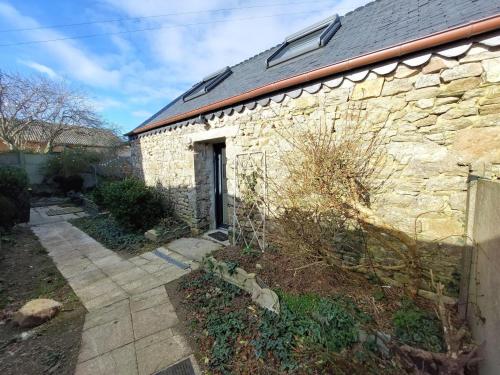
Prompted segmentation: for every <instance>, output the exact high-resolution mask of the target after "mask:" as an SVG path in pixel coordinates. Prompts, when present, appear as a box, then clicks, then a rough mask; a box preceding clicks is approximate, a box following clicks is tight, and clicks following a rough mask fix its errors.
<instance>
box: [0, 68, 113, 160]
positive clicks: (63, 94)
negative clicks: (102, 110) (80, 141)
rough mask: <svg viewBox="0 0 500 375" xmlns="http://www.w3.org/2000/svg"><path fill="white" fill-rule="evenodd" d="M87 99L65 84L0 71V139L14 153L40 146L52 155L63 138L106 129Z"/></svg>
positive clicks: (39, 77)
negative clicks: (18, 150)
mask: <svg viewBox="0 0 500 375" xmlns="http://www.w3.org/2000/svg"><path fill="white" fill-rule="evenodd" d="M103 124H104V122H103V120H102V119H101V118H100V117H99V115H98V114H96V112H95V111H94V110H93V109H92V108H91V106H89V104H88V100H87V98H86V96H85V95H84V94H83V93H81V92H78V91H76V90H73V89H72V88H70V87H69V86H68V85H67V84H66V83H65V82H64V81H55V80H50V79H47V78H45V77H41V76H33V77H22V76H20V75H19V74H7V73H5V72H2V71H0V139H2V140H3V141H4V142H5V143H6V144H7V145H8V147H9V148H10V149H11V150H16V149H24V148H26V147H28V144H29V143H30V142H36V143H39V144H40V145H41V146H42V147H43V151H45V152H50V151H52V149H53V148H54V147H55V146H57V145H58V144H59V143H61V139H62V135H63V134H65V133H67V132H70V131H74V130H75V129H78V130H79V131H82V132H84V131H86V132H89V131H91V130H90V129H92V128H100V127H103Z"/></svg>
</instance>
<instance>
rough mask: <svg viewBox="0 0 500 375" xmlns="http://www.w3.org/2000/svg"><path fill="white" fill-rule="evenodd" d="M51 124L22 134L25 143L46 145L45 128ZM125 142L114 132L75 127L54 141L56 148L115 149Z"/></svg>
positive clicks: (32, 128) (38, 126) (31, 127)
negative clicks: (114, 147)
mask: <svg viewBox="0 0 500 375" xmlns="http://www.w3.org/2000/svg"><path fill="white" fill-rule="evenodd" d="M47 126H52V125H50V124H33V125H30V126H29V127H27V128H26V129H25V130H24V131H23V132H22V137H23V140H24V141H25V142H32V143H41V144H43V143H46V142H47V141H48V138H47V135H48V134H49V133H48V132H47V131H46V130H45V127H47ZM122 142H123V141H122V140H121V139H120V138H119V137H118V136H116V135H115V134H114V133H113V132H112V131H110V130H107V129H98V128H89V127H84V126H73V127H71V129H68V130H65V131H64V132H63V133H61V134H60V135H59V136H57V137H56V139H55V140H54V145H56V146H85V147H113V146H117V145H119V144H121V143H122Z"/></svg>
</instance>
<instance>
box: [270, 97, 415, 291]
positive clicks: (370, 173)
mask: <svg viewBox="0 0 500 375" xmlns="http://www.w3.org/2000/svg"><path fill="white" fill-rule="evenodd" d="M326 118H327V116H326V114H323V115H321V116H320V118H319V120H318V119H311V118H309V120H307V121H305V122H304V123H302V124H297V126H296V127H288V128H287V127H284V126H281V127H280V128H279V129H277V130H276V131H277V132H278V133H279V134H280V136H281V137H282V138H283V139H284V140H285V141H286V142H287V143H288V144H289V145H290V146H291V147H290V149H289V150H288V151H286V152H284V153H283V155H282V156H281V160H280V161H281V163H282V164H283V167H284V172H283V176H282V178H279V179H275V180H272V179H271V180H270V182H269V187H270V191H271V193H270V197H271V200H270V202H269V207H270V211H271V215H272V216H273V221H274V225H273V227H272V230H271V233H270V236H271V241H272V242H274V244H276V245H277V246H278V247H279V248H281V249H283V250H284V251H287V252H289V253H299V254H301V255H305V256H306V257H307V258H309V259H311V261H312V262H314V263H316V262H318V261H319V262H325V263H327V264H328V265H330V266H332V267H335V268H337V269H343V270H358V271H367V270H369V269H377V268H379V269H385V270H391V271H394V270H404V271H405V272H408V273H409V275H410V279H411V280H412V281H413V283H414V285H412V286H411V291H412V294H416V293H417V290H418V284H419V280H420V274H421V271H420V262H419V256H418V250H417V244H416V241H415V239H414V238H412V237H411V236H409V235H407V234H405V233H404V232H401V231H399V230H398V229H396V228H395V227H394V226H392V225H390V224H388V223H386V222H385V221H384V220H383V219H382V218H380V217H379V216H378V215H376V213H375V212H374V211H373V210H372V209H371V208H370V197H372V195H373V194H374V193H375V192H376V191H377V190H378V189H380V188H381V182H380V180H381V179H380V176H379V174H380V172H381V171H382V170H383V168H384V167H385V155H384V148H383V147H382V145H383V133H382V131H383V129H384V125H383V124H382V126H380V127H377V129H379V130H373V129H372V128H373V127H372V126H371V125H370V124H369V123H368V121H367V118H366V110H365V109H364V104H363V103H358V104H351V105H350V106H348V107H347V108H346V109H345V110H344V111H336V113H335V115H334V116H333V119H331V121H328V120H327V119H326ZM365 237H369V238H370V239H371V240H372V241H373V240H375V241H377V242H379V243H380V244H381V246H382V247H383V248H384V249H385V251H388V252H390V253H391V257H390V259H391V260H390V261H387V260H384V261H375V260H374V259H373V257H372V256H371V255H372V254H370V253H369V251H368V247H367V246H365V245H366V241H364V239H365ZM353 250H354V253H355V252H356V250H357V251H358V252H363V253H364V254H363V256H364V259H365V260H368V262H367V261H365V262H362V263H361V264H355V262H346V261H345V260H346V259H345V258H346V254H352V253H353ZM349 263H350V264H349ZM353 263H354V264H353Z"/></svg>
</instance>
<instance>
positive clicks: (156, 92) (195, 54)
mask: <svg viewBox="0 0 500 375" xmlns="http://www.w3.org/2000/svg"><path fill="white" fill-rule="evenodd" d="M367 2H368V0H315V1H314V0H288V1H286V0H267V1H266V0H182V1H179V0H175V1H174V0H98V1H91V0H78V1H67V0H58V1H56V0H54V1H43V0H22V1H21V0H18V1H3V0H0V69H1V70H4V71H7V72H18V73H20V74H23V75H29V74H41V75H46V76H48V77H50V78H53V79H56V80H58V79H62V80H65V81H66V82H67V83H68V84H69V85H71V86H72V87H74V88H75V89H77V90H83V91H85V92H86V93H87V95H88V97H89V100H90V102H91V104H92V105H93V106H94V108H95V109H96V110H97V111H98V112H99V113H101V114H102V116H103V117H104V118H105V119H106V120H107V121H109V122H111V123H112V124H114V125H115V126H116V127H117V128H118V129H119V130H120V131H121V132H123V133H125V132H127V131H130V130H131V129H133V128H135V127H136V126H138V125H139V124H140V123H141V122H143V121H144V120H146V119H147V118H148V117H150V116H151V115H153V114H154V113H156V112H157V111H158V110H160V109H161V108H162V107H163V106H165V105H166V104H168V103H169V102H170V101H171V100H172V99H175V98H176V97H177V96H179V95H180V94H181V93H183V92H184V91H186V90H187V89H189V88H190V87H191V86H192V85H194V84H195V83H197V82H199V81H200V80H201V79H202V78H203V77H205V76H207V75H209V74H211V73H213V72H215V71H217V70H220V69H222V68H223V67H225V66H231V65H234V64H237V63H238V62H241V61H243V60H245V59H247V58H249V57H252V56H254V55H255V54H257V53H259V52H262V51H264V50H266V49H268V48H270V47H273V46H275V45H277V44H279V43H281V42H282V41H283V40H284V38H285V37H286V36H287V35H290V34H292V33H294V32H296V31H298V30H300V29H302V28H304V27H306V26H308V25H310V24H312V23H314V22H317V21H320V20H322V19H324V18H326V17H328V16H331V15H332V14H335V13H338V14H339V15H343V14H345V13H346V12H348V11H351V10H353V9H355V8H357V7H359V6H362V5H364V4H366V3H367Z"/></svg>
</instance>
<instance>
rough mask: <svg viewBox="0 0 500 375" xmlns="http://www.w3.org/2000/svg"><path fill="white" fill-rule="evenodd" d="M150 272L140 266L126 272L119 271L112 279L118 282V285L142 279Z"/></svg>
mask: <svg viewBox="0 0 500 375" xmlns="http://www.w3.org/2000/svg"><path fill="white" fill-rule="evenodd" d="M148 275H149V274H148V273H147V272H146V271H144V270H141V269H140V268H139V267H135V266H134V268H131V269H128V270H126V271H125V272H121V273H118V274H116V275H112V276H111V279H112V280H113V281H114V282H115V283H117V284H118V285H120V286H121V285H125V284H130V283H131V282H133V281H136V280H140V279H142V278H143V277H145V276H148Z"/></svg>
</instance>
